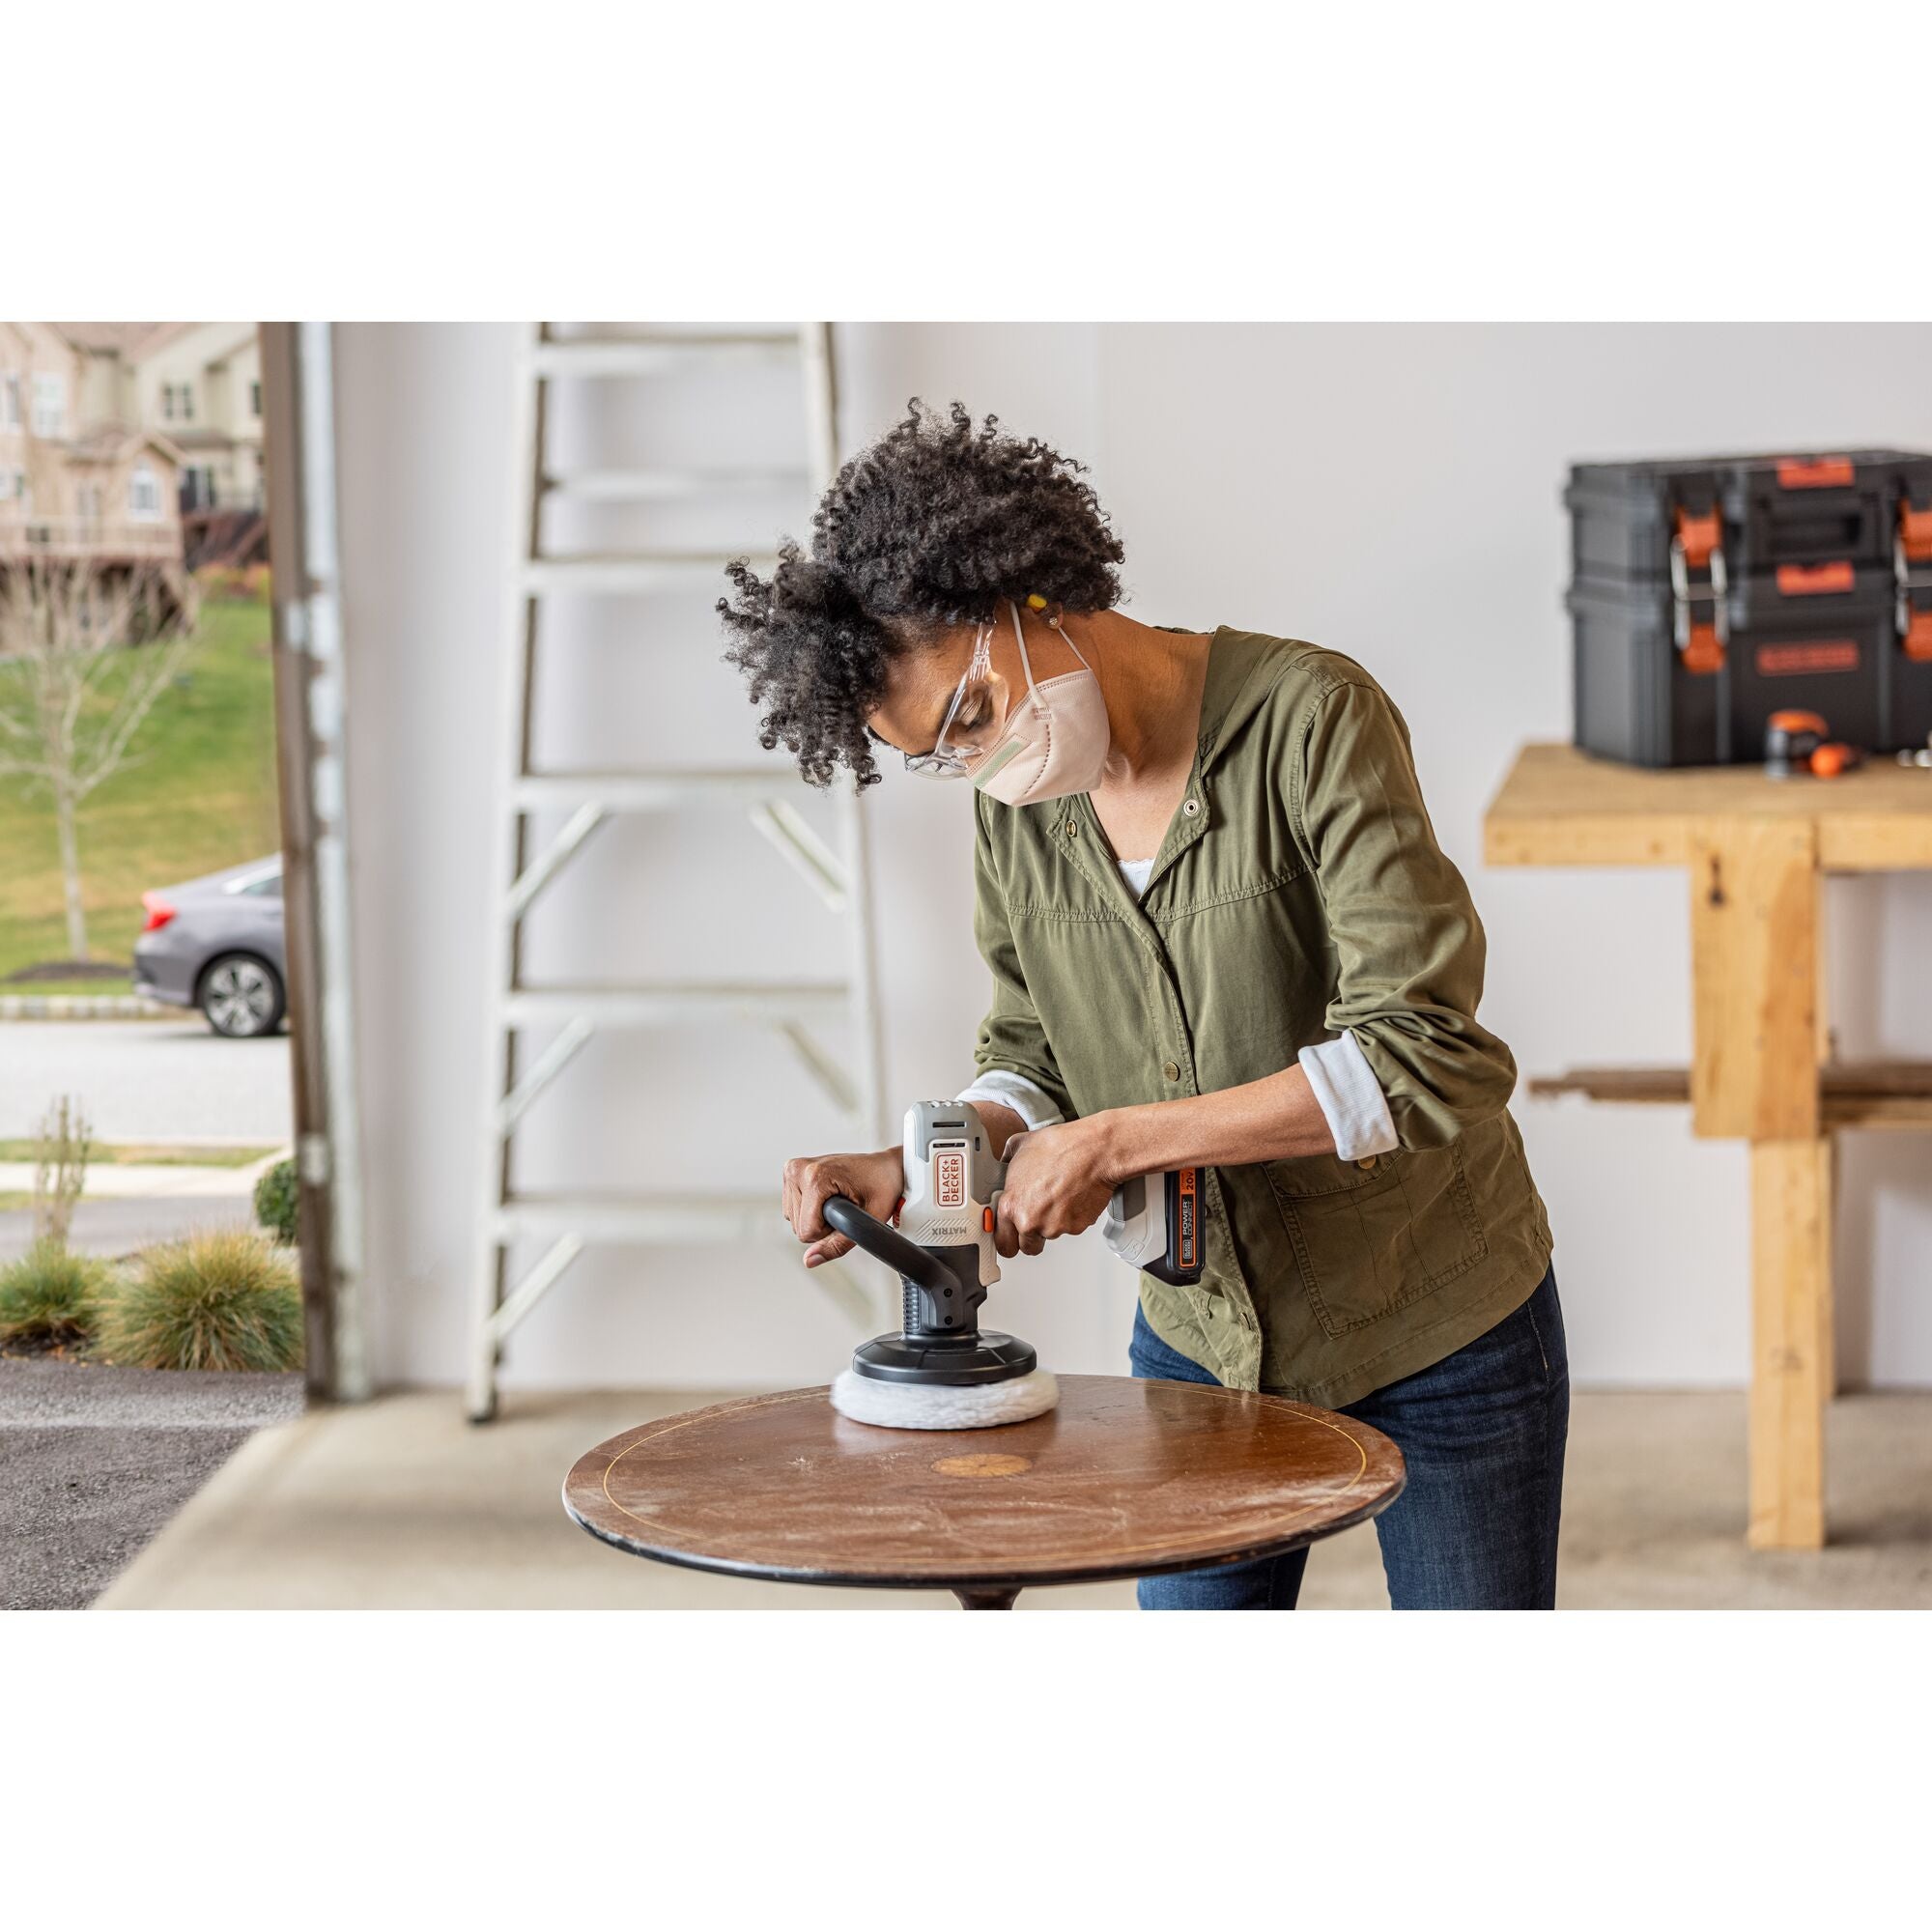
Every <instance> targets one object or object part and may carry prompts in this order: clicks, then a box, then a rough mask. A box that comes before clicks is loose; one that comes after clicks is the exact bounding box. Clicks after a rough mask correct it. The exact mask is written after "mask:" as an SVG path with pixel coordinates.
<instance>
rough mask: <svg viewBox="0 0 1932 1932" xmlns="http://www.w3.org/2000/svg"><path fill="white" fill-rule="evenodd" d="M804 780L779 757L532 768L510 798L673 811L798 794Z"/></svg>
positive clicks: (523, 802)
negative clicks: (704, 763)
mask: <svg viewBox="0 0 1932 1932" xmlns="http://www.w3.org/2000/svg"><path fill="white" fill-rule="evenodd" d="M804 785H805V781H804V780H803V779H802V778H800V777H799V775H798V772H797V769H796V768H795V767H794V766H792V765H789V764H784V763H781V762H780V761H779V760H777V759H774V760H773V761H772V762H771V764H769V765H745V766H742V767H739V768H736V769H733V770H729V771H691V772H680V771H634V772H530V773H528V774H526V776H525V777H523V778H520V779H515V780H513V781H511V785H510V798H511V802H512V803H513V804H515V805H517V806H519V807H522V808H523V809H525V810H530V809H532V808H534V807H536V806H557V807H563V806H570V805H585V804H589V805H601V806H603V807H604V809H605V810H607V811H670V810H675V809H676V808H677V807H679V806H683V805H692V804H696V803H698V802H699V801H702V802H703V803H705V804H716V803H721V802H725V803H731V804H740V805H758V804H761V803H763V801H765V800H766V799H771V798H791V797H794V796H795V795H796V794H797V793H798V792H799V791H800V790H801V789H802V788H803V787H804Z"/></svg>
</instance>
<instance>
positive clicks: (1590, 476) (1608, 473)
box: [1564, 449, 1932, 765]
mask: <svg viewBox="0 0 1932 1932" xmlns="http://www.w3.org/2000/svg"><path fill="white" fill-rule="evenodd" d="M1564 502H1565V503H1566V504H1567V505H1568V507H1569V510H1570V516H1571V532H1572V538H1571V546H1572V547H1571V561H1572V581H1571V586H1570V593H1569V598H1568V605H1569V610H1570V614H1571V620H1572V624H1573V627H1574V637H1575V644H1576V672H1577V683H1576V734H1575V735H1576V742H1577V745H1578V746H1580V747H1581V748H1582V749H1583V750H1584V751H1587V752H1595V753H1599V754H1601V755H1603V756H1605V757H1611V758H1619V759H1622V760H1624V761H1625V762H1627V763H1631V764H1639V765H1710V764H1728V763H1732V762H1737V761H1745V760H1755V759H1758V758H1762V757H1763V755H1764V735H1765V725H1766V723H1767V721H1768V720H1769V718H1770V716H1771V714H1772V713H1773V712H1774V711H1783V710H1793V709H1797V710H1804V711H1815V712H1818V713H1820V714H1822V715H1823V717H1824V718H1825V720H1826V721H1827V723H1828V725H1829V726H1830V729H1831V734H1832V736H1833V738H1836V739H1840V740H1842V741H1843V742H1845V743H1847V744H1851V745H1855V746H1858V747H1860V748H1861V750H1865V751H1870V752H1896V751H1903V750H1907V749H1917V748H1918V747H1921V746H1923V745H1924V744H1925V743H1926V742H1927V739H1928V737H1932V454H1925V455H1921V454H1915V453H1913V452H1910V451H1906V450H1895V449H1865V450H1856V451H1853V452H1850V453H1849V454H1843V455H1823V456H1820V455H1811V456H1728V457H1702V458H1698V457H1681V458H1673V459H1666V460H1663V461H1661V462H1643V463H1585V464H1578V465H1577V466H1576V468H1575V469H1572V470H1571V472H1570V486H1569V488H1568V490H1567V491H1566V492H1565V493H1564Z"/></svg>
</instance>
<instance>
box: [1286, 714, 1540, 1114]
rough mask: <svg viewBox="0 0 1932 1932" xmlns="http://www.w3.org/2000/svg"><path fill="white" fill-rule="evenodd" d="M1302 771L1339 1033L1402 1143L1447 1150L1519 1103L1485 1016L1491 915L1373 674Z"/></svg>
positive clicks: (1317, 725) (1315, 721)
mask: <svg viewBox="0 0 1932 1932" xmlns="http://www.w3.org/2000/svg"><path fill="white" fill-rule="evenodd" d="M1292 780H1293V803H1294V806H1295V816H1296V825H1297V830H1298V831H1299V833H1300V835H1301V837H1302V839H1303V842H1304V844H1305V846H1306V849H1307V853H1308V857H1309V859H1310V861H1311V863H1312V865H1313V867H1314V869H1315V875H1316V880H1317V883H1318V885H1319V887H1320V889H1321V898H1322V906H1323V910H1324V913H1325V916H1326V920H1327V925H1328V932H1329V935H1330V939H1331V942H1332V945H1333V948H1334V970H1335V989H1334V995H1333V998H1332V999H1331V1001H1330V1003H1329V1006H1328V1009H1327V1016H1326V1017H1327V1026H1328V1030H1329V1031H1330V1032H1331V1033H1334V1034H1341V1033H1344V1032H1348V1033H1350V1034H1352V1035H1353V1037H1354V1039H1355V1042H1356V1044H1357V1045H1358V1046H1359V1047H1360V1048H1361V1051H1362V1055H1363V1058H1364V1059H1365V1060H1367V1062H1368V1063H1369V1065H1370V1067H1371V1069H1372V1070H1373V1071H1374V1073H1375V1076H1376V1079H1377V1081H1378V1083H1379V1084H1380V1086H1381V1089H1382V1094H1383V1096H1384V1097H1385V1099H1386V1100H1387V1103H1388V1110H1389V1117H1390V1119H1391V1121H1392V1122H1394V1126H1395V1132H1396V1137H1397V1140H1398V1142H1399V1144H1400V1145H1401V1146H1403V1147H1405V1148H1429V1147H1443V1146H1446V1145H1447V1144H1448V1143H1449V1142H1451V1141H1453V1140H1455V1139H1456V1137H1457V1136H1458V1135H1459V1134H1460V1133H1462V1131H1463V1128H1465V1127H1468V1126H1472V1125H1474V1124H1475V1123H1476V1122H1480V1121H1485V1120H1488V1119H1490V1118H1491V1117H1492V1116H1493V1115H1495V1114H1499V1113H1500V1112H1501V1111H1502V1110H1503V1108H1504V1107H1505V1106H1506V1105H1507V1104H1508V1101H1509V1096H1510V1094H1511V1093H1512V1092H1513V1091H1514V1089H1515V1086H1516V1062H1515V1060H1514V1059H1513V1058H1512V1057H1511V1054H1510V1051H1509V1049H1508V1048H1507V1047H1506V1046H1505V1045H1504V1044H1503V1043H1502V1041H1501V1040H1499V1039H1498V1038H1497V1037H1495V1036H1494V1035H1493V1034H1492V1033H1491V1032H1489V1031H1488V1029H1487V1028H1485V1027H1483V1026H1482V1025H1480V1024H1479V1023H1478V1021H1477V1019H1476V1007H1477V1003H1478V1001H1479V1000H1480V999H1481V998H1482V992H1483V966H1484V958H1485V951H1486V949H1485V942H1484V938H1483V927H1482V923H1481V922H1480V921H1479V920H1478V919H1477V917H1476V908H1475V906H1474V904H1473V902H1472V901H1471V899H1470V897H1469V889H1468V887H1467V886H1466V885H1465V884H1464V883H1463V875H1462V873H1461V872H1459V871H1458V870H1457V869H1456V867H1454V866H1453V865H1452V864H1450V862H1449V860H1448V859H1447V858H1446V857H1445V856H1444V855H1443V852H1442V849H1441V847H1440V846H1438V845H1437V844H1436V842H1435V828H1434V827H1433V826H1432V825H1431V824H1430V822H1429V813H1428V810H1427V809H1426V808H1425V807H1424V805H1423V802H1422V788H1421V786H1420V784H1419V783H1418V782H1417V781H1416V776H1415V766H1414V762H1413V760H1412V758H1411V756H1410V753H1409V744H1408V732H1407V729H1406V726H1405V725H1404V724H1403V722H1402V718H1401V716H1400V714H1399V713H1398V712H1397V711H1396V709H1395V707H1394V705H1392V704H1391V703H1390V702H1389V700H1388V698H1387V697H1386V696H1384V695H1383V694H1382V692H1381V691H1380V690H1378V688H1377V687H1376V686H1375V685H1373V684H1370V683H1355V682H1345V683H1340V684H1337V685H1334V686H1332V687H1331V688H1330V689H1329V690H1328V691H1327V692H1325V693H1324V694H1323V695H1322V696H1321V698H1320V699H1319V700H1318V702H1317V703H1316V705H1315V706H1314V708H1313V710H1312V712H1311V714H1310V717H1309V721H1308V727H1307V730H1306V733H1305V735H1304V736H1303V738H1302V741H1301V744H1300V746H1299V748H1298V752H1297V753H1296V755H1295V769H1294V771H1293V775H1292Z"/></svg>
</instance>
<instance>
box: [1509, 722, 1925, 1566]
mask: <svg viewBox="0 0 1932 1932" xmlns="http://www.w3.org/2000/svg"><path fill="white" fill-rule="evenodd" d="M1483 833H1484V842H1483V850H1484V857H1485V859H1486V860H1487V861H1488V863H1489V864H1491V865H1492V866H1682V867H1687V868H1688V869H1689V871H1690V948H1691V965H1690V975H1691V987H1690V1001H1691V1032H1692V1041H1693V1045H1692V1060H1691V1065H1690V1068H1689V1069H1688V1074H1687V1073H1685V1072H1682V1071H1680V1072H1678V1073H1677V1074H1676V1076H1675V1078H1674V1079H1673V1077H1672V1075H1671V1073H1670V1072H1669V1070H1668V1069H1654V1070H1643V1071H1631V1070H1622V1071H1614V1070H1611V1071H1604V1072H1599V1073H1594V1074H1592V1073H1581V1072H1579V1073H1575V1074H1571V1075H1569V1076H1567V1077H1565V1078H1562V1079H1556V1080H1545V1081H1532V1082H1531V1089H1532V1091H1533V1092H1545V1093H1548V1092H1560V1091H1565V1090H1574V1091H1580V1092H1583V1093H1587V1094H1592V1095H1593V1096H1594V1097H1597V1098H1601V1099H1640V1100H1668V1099H1671V1098H1676V1099H1680V1100H1681V1099H1688V1100H1689V1102H1690V1113H1691V1130H1692V1131H1693V1132H1694V1133H1696V1134H1699V1135H1701V1136H1703V1137H1705V1138H1707V1139H1719V1140H1744V1141H1748V1142H1749V1143H1750V1150H1751V1330H1752V1344H1751V1396H1750V1519H1749V1540H1750V1542H1751V1545H1752V1546H1753V1548H1766V1549H1771V1548H1776V1549H1800V1548H1818V1547H1819V1546H1821V1545H1822V1544H1823V1542H1824V1540H1825V1511H1824V1408H1825V1404H1826V1402H1827V1400H1828V1399H1829V1398H1830V1396H1831V1394H1832V1393H1833V1386H1834V1370H1833V1359H1832V1267H1831V1249H1832V1240H1831V1221H1832V1133H1833V1129H1834V1128H1835V1127H1838V1126H1843V1125H1867V1124H1869V1125H1894V1126H1913V1125H1918V1126H1926V1125H1932V1068H1928V1067H1912V1066H1898V1065H1891V1066H1887V1067H1882V1068H1869V1069H1855V1068H1839V1067H1831V1068H1829V1069H1828V1067H1827V1065H1826V1063H1827V1062H1828V1061H1829V1059H1830V1048H1829V1033H1828V1029H1827V1024H1826V1004H1825V996H1824V987H1823V975H1822V970H1821V964H1820V959H1821V939H1822V925H1823V922H1822V919H1821V914H1820V895H1819V879H1820V877H1821V875H1822V874H1824V873H1826V872H1890V871H1904V870H1911V869H1916V868H1920V867H1925V868H1932V771H1924V770H1919V769H1908V768H1905V767H1902V766H1900V765H1898V764H1896V763H1894V762H1892V761H1890V760H1887V761H1885V762H1883V763H1875V764H1874V765H1872V766H1871V767H1869V768H1868V769H1866V770H1863V771H1860V772H1854V773H1850V774H1848V775H1847V776H1845V777H1844V778H1840V779H1834V780H1832V781H1821V780H1817V779H1810V778H1793V779H1786V780H1781V781H1779V780H1772V779H1767V778H1766V777H1765V775H1764V773H1763V771H1762V770H1761V769H1760V768H1759V767H1757V766H1747V765H1739V766H1731V767H1727V768H1719V769H1715V770H1713V769H1702V768H1700V769H1697V770H1690V771H1643V770H1639V769H1637V768H1635V767H1633V766H1629V765H1617V764H1610V763H1607V762H1605V761H1604V760H1602V759H1598V758H1593V757H1590V756H1588V755H1587V754H1585V753H1581V752H1578V751H1576V750H1575V749H1573V748H1572V747H1570V746H1568V745H1527V746H1525V747H1524V748H1523V750H1522V751H1521V752H1520V753H1519V754H1518V757H1517V761H1516V765H1515V767H1514V769H1513V770H1512V771H1511V772H1510V774H1509V776H1508V778H1507V779H1505V780H1504V781H1503V786H1502V789H1501V790H1500V791H1499V792H1498V793H1497V794H1496V797H1495V800H1494V802H1493V803H1492V805H1491V807H1490V810H1489V812H1488V814H1487V815H1486V817H1485V819H1484V823H1483Z"/></svg>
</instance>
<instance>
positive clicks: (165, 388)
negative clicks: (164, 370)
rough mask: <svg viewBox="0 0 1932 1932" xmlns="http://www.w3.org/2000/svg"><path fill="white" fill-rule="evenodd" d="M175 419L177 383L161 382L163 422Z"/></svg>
mask: <svg viewBox="0 0 1932 1932" xmlns="http://www.w3.org/2000/svg"><path fill="white" fill-rule="evenodd" d="M174 419H175V385H174V384H172V383H163V384H161V420H162V421H163V422H173V421H174Z"/></svg>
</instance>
